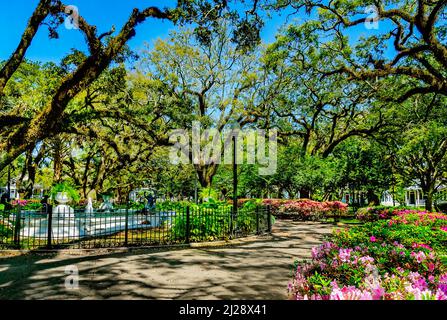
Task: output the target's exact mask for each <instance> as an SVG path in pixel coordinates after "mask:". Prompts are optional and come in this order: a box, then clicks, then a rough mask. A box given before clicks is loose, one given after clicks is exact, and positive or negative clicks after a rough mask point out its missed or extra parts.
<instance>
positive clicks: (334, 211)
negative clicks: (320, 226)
mask: <svg viewBox="0 0 447 320" xmlns="http://www.w3.org/2000/svg"><path fill="white" fill-rule="evenodd" d="M262 204H263V205H269V206H270V207H271V210H272V213H273V214H274V215H286V216H291V217H293V218H294V219H297V220H302V221H307V220H319V219H321V218H323V217H330V216H341V215H343V214H345V213H346V212H347V211H348V205H347V204H345V203H342V202H340V201H326V202H318V201H313V200H309V199H300V200H279V199H264V200H262Z"/></svg>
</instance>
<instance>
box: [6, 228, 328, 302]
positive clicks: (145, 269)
mask: <svg viewBox="0 0 447 320" xmlns="http://www.w3.org/2000/svg"><path fill="white" fill-rule="evenodd" d="M332 228H333V226H331V225H329V224H320V223H313V222H308V223H302V222H292V221H286V220H281V221H277V223H276V224H275V225H274V227H273V235H272V236H271V237H270V236H268V237H258V238H251V239H247V240H244V241H241V243H239V244H237V245H234V246H231V247H229V246H226V247H220V248H216V247H214V248H205V247H203V248H200V247H199V248H183V249H171V250H167V249H158V250H156V249H138V250H133V251H129V252H113V253H99V252H95V253H88V254H87V253H85V252H84V253H83V254H82V255H80V254H75V255H73V254H70V255H69V254H67V253H62V252H59V253H51V254H48V253H47V254H36V253H33V254H27V255H22V256H15V257H0V299H230V300H231V299H286V298H287V296H286V289H287V284H288V282H289V280H290V277H291V270H292V269H291V265H292V264H293V262H294V260H296V259H305V258H309V257H310V249H311V248H312V247H313V246H315V245H318V244H319V243H321V242H322V240H323V236H324V235H326V234H328V233H330V232H331V230H332ZM67 266H76V267H77V268H78V270H79V289H77V290H67V289H66V287H65V279H66V277H67V274H66V273H65V272H66V267H67Z"/></svg>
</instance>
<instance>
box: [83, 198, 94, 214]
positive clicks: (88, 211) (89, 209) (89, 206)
mask: <svg viewBox="0 0 447 320" xmlns="http://www.w3.org/2000/svg"><path fill="white" fill-rule="evenodd" d="M93 210H94V209H93V203H92V198H91V197H88V203H87V207H86V208H85V213H86V214H93Z"/></svg>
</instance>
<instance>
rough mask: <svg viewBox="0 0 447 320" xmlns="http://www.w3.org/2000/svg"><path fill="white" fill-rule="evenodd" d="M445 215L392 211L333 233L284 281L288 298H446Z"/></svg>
mask: <svg viewBox="0 0 447 320" xmlns="http://www.w3.org/2000/svg"><path fill="white" fill-rule="evenodd" d="M446 244H447V216H446V215H443V214H439V213H429V212H424V211H414V210H396V212H393V216H392V217H391V219H389V220H379V221H376V222H368V223H365V224H364V225H362V226H356V227H353V228H350V229H339V230H337V231H336V232H334V234H333V236H332V239H331V241H330V242H326V243H324V244H323V245H321V246H319V247H316V248H313V249H312V260H311V261H310V262H300V263H298V264H297V266H296V269H295V270H296V272H295V276H294V278H293V280H292V282H291V283H290V284H289V288H288V292H289V297H290V298H291V299H298V300H301V299H310V300H313V299H315V300H320V299H322V300H446V299H447V266H446V265H445V264H443V263H442V262H441V260H440V258H439V256H440V254H445V253H446V252H447V247H446Z"/></svg>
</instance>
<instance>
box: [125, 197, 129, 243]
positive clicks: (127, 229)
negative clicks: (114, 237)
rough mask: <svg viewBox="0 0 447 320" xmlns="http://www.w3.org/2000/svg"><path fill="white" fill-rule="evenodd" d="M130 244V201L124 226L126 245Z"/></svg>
mask: <svg viewBox="0 0 447 320" xmlns="http://www.w3.org/2000/svg"><path fill="white" fill-rule="evenodd" d="M128 245H129V202H128V203H127V205H126V218H125V226H124V246H125V247H127V246H128Z"/></svg>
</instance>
